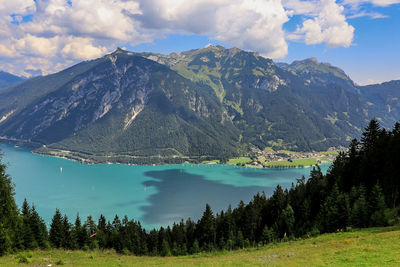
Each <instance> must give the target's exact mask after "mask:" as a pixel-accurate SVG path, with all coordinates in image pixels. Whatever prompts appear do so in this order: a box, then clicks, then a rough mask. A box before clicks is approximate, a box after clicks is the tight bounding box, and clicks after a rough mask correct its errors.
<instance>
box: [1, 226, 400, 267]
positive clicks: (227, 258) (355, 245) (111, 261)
mask: <svg viewBox="0 0 400 267" xmlns="http://www.w3.org/2000/svg"><path fill="white" fill-rule="evenodd" d="M399 251H400V228H399V227H386V228H369V229H362V230H359V231H355V232H346V233H335V234H324V235H321V236H318V237H314V238H310V239H306V240H300V241H290V242H284V243H278V244H270V245H267V246H265V247H261V248H257V249H248V250H247V249H245V250H239V251H231V252H218V253H215V254H208V253H205V254H198V255H194V256H183V257H164V258H161V257H136V256H128V255H120V254H117V253H115V252H113V251H88V252H85V251H64V250H49V251H34V252H23V253H21V254H16V255H8V256H5V257H2V258H0V265H1V266H18V265H20V266H48V265H49V264H52V266H55V265H61V264H62V265H65V266H271V265H272V266H399V265H400V253H399ZM24 258H25V259H27V261H28V263H20V262H19V261H21V259H24ZM22 261H23V260H22Z"/></svg>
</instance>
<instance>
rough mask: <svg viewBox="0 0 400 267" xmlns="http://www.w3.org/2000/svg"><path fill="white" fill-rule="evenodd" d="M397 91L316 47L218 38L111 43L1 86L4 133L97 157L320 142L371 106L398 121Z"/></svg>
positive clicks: (175, 158)
mask: <svg viewBox="0 0 400 267" xmlns="http://www.w3.org/2000/svg"><path fill="white" fill-rule="evenodd" d="M399 97H400V87H399V83H398V81H397V82H396V81H393V82H390V83H386V84H382V85H372V86H367V87H359V86H356V85H355V84H354V83H353V81H352V80H351V79H350V78H349V77H348V75H346V73H345V72H344V71H343V70H341V69H339V68H337V67H334V66H331V65H330V64H328V63H320V62H318V61H317V60H316V59H313V58H311V59H306V60H302V61H295V62H293V63H292V64H285V63H274V62H273V61H272V60H270V59H266V58H264V57H261V56H259V55H258V54H257V53H252V52H246V51H243V50H240V49H237V48H231V49H225V48H224V47H222V46H208V47H206V48H203V49H197V50H190V51H186V52H181V53H172V54H169V55H161V54H155V53H132V52H127V51H124V50H121V49H118V50H117V51H115V52H114V53H112V54H110V55H107V56H105V57H102V58H99V59H96V60H92V61H86V62H82V63H80V64H78V65H75V66H73V67H71V68H69V69H66V70H64V71H61V72H59V73H56V74H52V75H48V76H45V77H37V78H34V79H30V80H27V81H24V82H22V83H19V84H17V85H15V86H13V87H11V88H7V89H3V90H2V91H0V137H3V138H5V139H17V140H25V141H28V142H29V143H35V144H37V145H38V146H40V148H39V149H38V150H36V151H38V152H40V153H51V154H52V155H56V156H65V157H70V158H87V159H90V160H92V161H94V162H108V161H111V162H115V161H118V162H125V163H160V162H182V161H185V160H188V159H189V158H191V159H195V160H200V159H211V158H219V159H221V158H222V159H223V158H226V157H228V156H233V155H240V154H245V153H246V152H247V151H249V150H250V149H251V148H252V147H257V148H259V149H264V148H266V147H273V148H274V149H291V150H298V151H310V150H326V149H327V148H329V147H331V146H339V145H345V146H346V145H347V143H348V142H349V141H350V139H351V138H353V137H359V136H360V134H361V131H362V129H364V127H365V126H366V125H367V123H368V121H369V120H370V119H372V118H377V119H378V120H380V121H381V123H382V125H383V126H387V127H390V126H391V125H393V122H394V121H398V120H399V119H400V110H399V109H398V105H399V104H398V103H397V102H398V101H397V99H398V98H399Z"/></svg>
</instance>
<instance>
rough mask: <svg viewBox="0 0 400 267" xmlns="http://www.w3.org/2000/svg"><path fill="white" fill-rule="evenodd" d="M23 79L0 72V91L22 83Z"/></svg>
mask: <svg viewBox="0 0 400 267" xmlns="http://www.w3.org/2000/svg"><path fill="white" fill-rule="evenodd" d="M23 80H24V78H21V77H18V76H15V75H13V74H11V73H8V72H4V71H1V70H0V90H1V89H3V88H7V87H10V86H11V85H13V84H16V83H18V82H21V81H23Z"/></svg>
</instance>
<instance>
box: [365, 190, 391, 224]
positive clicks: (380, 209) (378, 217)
mask: <svg viewBox="0 0 400 267" xmlns="http://www.w3.org/2000/svg"><path fill="white" fill-rule="evenodd" d="M386 208H387V207H386V204H385V197H384V195H383V193H382V188H381V187H380V186H379V184H378V183H377V184H376V185H375V186H374V187H373V188H372V191H371V196H370V198H369V212H370V214H371V217H370V218H371V220H370V225H371V226H385V225H386V223H387V220H386V216H385V210H386Z"/></svg>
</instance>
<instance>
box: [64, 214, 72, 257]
mask: <svg viewBox="0 0 400 267" xmlns="http://www.w3.org/2000/svg"><path fill="white" fill-rule="evenodd" d="M62 224H63V230H64V234H63V236H64V238H63V242H62V244H61V246H62V247H63V248H65V249H72V248H74V244H73V234H72V231H71V224H70V223H69V221H68V217H67V215H64V218H63V219H62Z"/></svg>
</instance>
